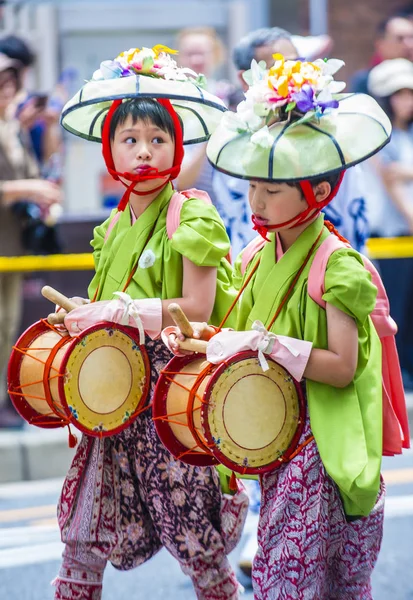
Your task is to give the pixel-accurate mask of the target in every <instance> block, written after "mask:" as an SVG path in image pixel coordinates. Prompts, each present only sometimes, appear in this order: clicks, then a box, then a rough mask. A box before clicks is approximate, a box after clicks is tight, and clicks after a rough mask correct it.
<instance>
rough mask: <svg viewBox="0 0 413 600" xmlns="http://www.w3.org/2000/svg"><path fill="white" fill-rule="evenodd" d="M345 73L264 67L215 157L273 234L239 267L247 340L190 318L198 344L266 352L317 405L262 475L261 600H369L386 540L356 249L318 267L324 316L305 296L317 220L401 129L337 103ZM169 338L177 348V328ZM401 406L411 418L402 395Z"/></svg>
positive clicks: (375, 363) (363, 100)
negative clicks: (350, 173)
mask: <svg viewBox="0 0 413 600" xmlns="http://www.w3.org/2000/svg"><path fill="white" fill-rule="evenodd" d="M340 64H343V63H341V61H336V60H333V61H327V62H325V61H316V62H315V63H308V62H307V63H303V62H300V61H285V60H284V58H283V57H282V56H281V55H276V56H275V64H274V65H273V67H272V68H271V69H270V70H268V71H266V70H264V69H262V68H261V66H260V65H258V64H257V63H255V62H254V63H253V65H252V69H251V71H250V72H248V73H247V74H246V80H247V81H248V82H249V84H250V88H249V90H248V91H247V93H246V100H245V101H244V102H243V103H241V105H240V106H239V107H238V110H237V113H236V114H235V115H228V116H224V117H223V119H222V122H221V125H220V126H219V127H218V128H217V130H216V131H215V133H214V134H213V136H212V137H211V139H210V141H209V144H208V148H207V154H208V157H209V159H210V160H211V162H212V163H213V164H214V165H215V166H216V167H217V168H218V169H221V170H222V171H224V172H226V173H230V174H231V175H233V176H236V177H241V178H244V179H248V180H250V190H249V201H250V204H251V209H252V212H253V215H254V216H253V221H254V227H255V229H256V230H257V231H258V232H259V234H260V235H261V236H262V238H263V239H257V240H255V242H253V243H252V244H251V245H249V246H247V248H246V249H245V250H244V252H243V253H242V254H241V256H240V257H239V260H238V261H237V264H236V275H235V281H236V284H237V286H238V287H239V288H241V284H242V283H244V284H245V283H246V282H247V280H248V281H249V282H248V284H247V285H246V287H245V289H244V290H243V293H242V296H241V298H240V302H239V306H238V321H237V327H236V329H237V330H238V331H233V332H231V331H227V330H226V331H223V332H222V333H217V334H216V335H213V334H214V333H215V331H214V330H212V329H211V328H209V327H207V326H206V325H205V324H200V323H192V324H191V325H192V327H193V329H194V331H195V334H194V337H204V339H209V338H210V337H211V335H213V337H212V339H211V340H210V341H208V344H207V359H208V360H209V361H210V362H212V363H220V362H223V361H225V360H226V359H227V358H229V357H230V356H232V355H234V354H235V353H236V352H240V351H243V350H255V351H257V349H260V350H261V351H263V352H264V353H268V354H269V355H270V356H271V357H272V358H273V359H274V360H275V361H277V362H279V363H280V364H281V365H282V366H284V367H285V368H286V369H287V370H288V371H289V372H290V373H291V374H292V375H293V377H294V378H295V379H296V380H297V381H300V380H302V386H303V389H304V390H305V394H306V401H307V409H308V411H307V418H306V423H305V427H304V430H303V433H302V435H301V439H300V440H299V442H298V446H297V448H300V447H301V451H299V452H298V453H296V455H295V456H294V454H293V456H294V458H292V459H291V460H290V461H289V462H288V461H287V462H286V463H285V464H283V465H282V466H280V467H279V468H278V469H276V470H275V471H273V472H270V473H265V474H264V475H262V476H261V493H262V499H261V509H260V520H259V528H258V552H257V555H256V557H255V559H254V562H253V569H252V577H253V587H254V598H256V599H257V600H270V599H271V600H275V599H276V598H319V599H320V600H321V599H322V600H327V599H328V598H346V599H347V598H348V599H350V598H352V599H356V598H357V599H363V600H367V599H371V598H372V595H371V574H372V571H373V568H374V565H375V563H376V561H377V557H378V553H379V550H380V545H381V540H382V534H383V516H384V484H383V482H382V480H381V477H380V468H381V456H382V451H383V445H382V404H383V399H382V398H383V392H382V348H381V342H380V339H379V336H378V333H377V331H376V329H375V326H374V324H373V322H372V320H371V318H370V315H371V313H372V312H373V310H374V308H375V305H376V295H377V288H376V286H375V285H374V284H373V283H372V280H371V275H370V273H369V271H368V270H367V269H366V268H365V266H364V263H363V259H362V258H361V256H360V255H359V253H358V252H356V251H355V250H353V249H352V248H349V247H346V246H344V244H343V247H342V248H340V249H338V250H336V251H334V252H333V253H332V254H331V256H330V258H329V260H328V262H327V264H326V265H324V269H325V272H324V271H323V270H322V269H321V271H320V275H321V277H322V279H323V284H324V287H325V290H324V294H323V296H322V299H323V301H324V307H322V306H321V305H319V304H318V303H317V302H315V301H314V300H313V299H312V297H311V296H310V293H309V289H308V282H309V272H310V268H311V265H312V262H313V260H314V257H315V255H316V253H317V251H318V250H319V248H320V246H321V245H322V244H323V242H324V241H325V240H326V239H327V238H329V236H332V235H334V233H331V232H330V230H329V229H328V228H327V227H326V225H325V223H324V217H323V215H322V214H320V211H321V210H322V208H323V206H325V205H327V203H328V202H330V201H331V200H332V199H333V197H334V195H335V193H336V192H337V190H338V188H339V186H340V182H341V179H342V174H343V172H344V170H345V169H346V168H347V167H349V166H352V165H353V164H356V163H358V162H361V161H363V160H364V159H365V158H367V157H368V156H371V155H372V154H374V153H375V152H377V151H378V150H379V149H380V148H381V147H382V146H383V145H384V144H385V143H386V142H387V141H388V139H389V135H390V131H391V126H390V123H389V121H388V119H387V117H386V115H385V114H384V113H383V111H382V110H381V109H380V108H379V107H378V105H377V104H376V102H375V101H374V100H373V99H372V98H370V97H368V96H364V95H361V94H360V95H357V94H356V95H344V94H343V95H335V93H336V92H339V91H340V89H342V85H341V84H340V82H335V81H334V80H333V77H332V75H333V74H334V72H335V71H336V70H337V67H339V66H340ZM263 324H264V327H263ZM166 335H169V344H170V346H171V348H172V349H173V350H174V351H175V352H177V351H178V350H179V341H178V340H177V338H176V332H175V333H171V332H170V330H169V331H168V332H167V333H166ZM277 335H282V336H283V344H281V343H280V341H279V340H278V339H277ZM394 366H395V369H396V365H394ZM395 372H396V371H395ZM258 401H259V398H257V402H258ZM398 402H399V404H400V407H401V409H403V404H404V397H400V398H398ZM403 434H404V438H403V439H402V441H401V442H400V444H401V445H402V446H403V447H408V446H409V436H408V431H406V430H405V431H403ZM400 451H401V448H400Z"/></svg>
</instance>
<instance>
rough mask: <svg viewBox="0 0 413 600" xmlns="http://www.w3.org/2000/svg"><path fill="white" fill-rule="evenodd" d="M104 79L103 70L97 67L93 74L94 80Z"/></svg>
mask: <svg viewBox="0 0 413 600" xmlns="http://www.w3.org/2000/svg"><path fill="white" fill-rule="evenodd" d="M103 79H104V77H103V75H102V71H101V70H100V69H97V70H96V71H95V72H94V73H93V75H92V81H102V80H103Z"/></svg>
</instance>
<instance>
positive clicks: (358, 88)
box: [350, 13, 413, 94]
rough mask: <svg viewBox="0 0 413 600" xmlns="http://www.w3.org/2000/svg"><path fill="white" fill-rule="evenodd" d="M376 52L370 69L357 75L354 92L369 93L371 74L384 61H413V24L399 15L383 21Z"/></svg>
mask: <svg viewBox="0 0 413 600" xmlns="http://www.w3.org/2000/svg"><path fill="white" fill-rule="evenodd" d="M374 51H375V52H374V55H373V57H372V59H371V61H370V63H371V64H370V66H369V68H368V69H362V70H361V71H357V72H356V73H355V75H354V77H353V79H352V81H351V85H350V88H351V90H352V91H353V92H356V93H361V94H368V93H369V90H368V78H369V73H370V71H371V69H372V68H373V67H374V66H376V65H378V64H379V63H381V62H383V61H384V60H393V59H395V58H406V59H409V60H411V59H413V22H412V21H411V20H410V19H409V18H408V17H407V16H403V15H399V14H397V13H396V14H392V15H390V16H389V17H387V18H386V19H384V20H382V21H381V22H380V23H379V25H378V27H377V29H376V35H375V41H374Z"/></svg>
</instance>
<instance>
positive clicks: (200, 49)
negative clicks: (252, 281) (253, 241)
mask: <svg viewBox="0 0 413 600" xmlns="http://www.w3.org/2000/svg"><path fill="white" fill-rule="evenodd" d="M177 48H178V51H179V54H178V56H177V60H178V62H179V64H180V66H182V67H189V68H190V69H193V70H194V71H195V72H197V73H203V74H204V75H205V77H206V78H207V89H208V91H209V92H211V93H213V94H215V95H216V96H218V97H220V98H221V99H222V100H223V101H224V102H226V103H228V100H229V96H230V95H231V93H232V92H233V91H234V86H232V85H231V84H230V83H229V82H226V81H222V80H218V79H217V78H216V73H217V69H219V67H220V66H221V65H222V64H223V62H224V61H225V59H226V55H225V48H224V45H223V44H222V41H221V40H220V39H219V37H218V36H217V34H216V32H215V30H214V29H211V28H209V27H195V28H191V29H184V30H182V31H181V32H180V33H179V35H178V38H177ZM205 149H206V144H195V145H193V146H186V147H185V158H184V161H183V163H182V168H181V172H180V174H179V177H178V180H177V187H178V189H179V190H186V189H190V188H193V187H195V188H198V189H201V190H204V191H205V192H207V193H208V194H209V196H210V198H211V200H212V203H213V204H214V206H216V208H217V210H218V212H219V214H220V216H221V218H222V220H223V221H224V224H225V227H226V228H227V232H228V236H229V238H230V240H231V245H232V248H233V254H234V255H235V253H237V252H239V251H240V250H241V248H242V247H243V243H242V240H239V239H238V235H237V233H236V231H235V228H234V226H235V224H236V223H237V222H238V221H239V220H240V219H242V218H243V217H242V215H239V213H238V212H237V211H238V206H233V203H232V200H231V197H230V195H229V191H228V187H227V185H225V184H223V183H222V181H223V180H224V179H225V178H226V177H225V176H224V175H222V174H221V173H218V172H217V171H215V170H214V168H213V167H212V165H210V164H209V162H208V159H207V158H206V154H205Z"/></svg>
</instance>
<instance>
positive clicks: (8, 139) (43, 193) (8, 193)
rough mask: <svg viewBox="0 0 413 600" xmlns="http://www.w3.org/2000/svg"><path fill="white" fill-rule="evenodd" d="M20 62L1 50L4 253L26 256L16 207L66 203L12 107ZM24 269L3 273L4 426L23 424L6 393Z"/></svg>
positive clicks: (0, 412)
mask: <svg viewBox="0 0 413 600" xmlns="http://www.w3.org/2000/svg"><path fill="white" fill-rule="evenodd" d="M20 84H21V83H20V63H19V62H18V61H16V60H13V59H11V58H9V57H8V56H6V55H5V54H1V53H0V255H1V256H20V255H21V254H24V253H25V249H24V246H23V243H22V223H21V219H19V217H18V215H17V214H16V213H15V212H14V211H13V207H14V206H16V205H17V203H19V202H21V201H27V200H29V201H31V202H33V203H35V204H37V205H38V206H39V207H40V208H41V209H42V211H43V213H44V214H47V212H48V210H49V207H50V206H51V205H52V204H57V203H60V200H61V192H60V188H59V187H58V186H57V185H55V184H53V183H50V182H48V181H43V180H41V179H39V178H38V177H39V172H38V169H37V165H36V160H35V157H34V155H33V152H32V151H31V146H30V142H29V140H27V138H26V136H25V135H24V132H23V131H22V130H21V128H20V125H19V122H18V120H17V119H15V118H13V117H11V116H10V114H9V108H10V106H11V105H12V104H13V102H14V101H15V98H16V94H17V93H18V91H19V89H20ZM22 281H23V280H22V275H21V273H0V428H8V427H21V426H22V425H23V421H22V419H21V418H20V417H19V416H18V415H17V414H16V412H15V411H14V409H13V408H12V406H11V403H10V400H9V398H8V396H7V395H6V392H7V385H6V374H5V371H6V367H7V362H8V359H9V354H10V348H11V346H12V345H13V343H14V342H15V340H16V334H17V330H18V328H19V324H20V317H21V306H22Z"/></svg>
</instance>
